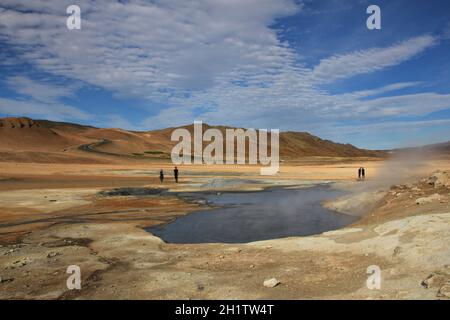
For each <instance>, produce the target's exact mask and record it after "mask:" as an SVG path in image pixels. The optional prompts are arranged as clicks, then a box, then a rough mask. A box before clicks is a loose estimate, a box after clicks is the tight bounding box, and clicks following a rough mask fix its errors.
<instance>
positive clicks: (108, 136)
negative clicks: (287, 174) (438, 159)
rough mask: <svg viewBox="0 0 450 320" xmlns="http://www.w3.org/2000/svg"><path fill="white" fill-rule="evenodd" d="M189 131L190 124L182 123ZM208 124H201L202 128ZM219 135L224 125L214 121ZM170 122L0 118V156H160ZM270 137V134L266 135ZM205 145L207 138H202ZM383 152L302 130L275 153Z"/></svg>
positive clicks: (165, 150) (166, 150)
mask: <svg viewBox="0 0 450 320" xmlns="http://www.w3.org/2000/svg"><path fill="white" fill-rule="evenodd" d="M182 128H186V129H187V130H188V131H190V132H191V133H193V125H188V126H183V127H182ZM208 128H211V126H209V125H207V124H203V130H206V129H208ZM214 128H217V129H219V130H220V131H221V132H222V133H223V135H224V137H225V130H226V129H229V127H224V126H214ZM174 129H175V128H167V129H163V130H154V131H145V132H136V131H126V130H122V129H114V128H112V129H103V128H95V127H90V126H83V125H78V124H72V123H64V122H53V121H47V120H32V119H29V118H3V119H0V161H21V162H22V161H24V162H67V161H73V162H98V161H99V162H105V161H106V162H109V161H117V160H119V159H122V160H123V159H124V157H125V158H127V159H130V160H133V159H134V160H138V159H154V160H156V159H160V160H161V159H164V160H167V159H169V158H170V152H171V150H172V147H173V146H174V145H175V144H176V142H173V141H170V137H171V133H172V131H173V130H174ZM269 141H270V139H269ZM205 145H206V143H205ZM383 155H384V152H381V151H372V150H365V149H359V148H357V147H355V146H352V145H350V144H341V143H335V142H332V141H329V140H323V139H320V138H318V137H316V136H313V135H311V134H309V133H306V132H282V133H280V157H281V158H282V159H286V160H295V159H299V158H302V157H311V156H319V157H381V156H383Z"/></svg>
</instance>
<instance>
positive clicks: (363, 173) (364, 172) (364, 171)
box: [361, 167, 366, 180]
mask: <svg viewBox="0 0 450 320" xmlns="http://www.w3.org/2000/svg"><path fill="white" fill-rule="evenodd" d="M361 176H362V178H363V180H364V179H365V178H366V169H365V168H364V167H363V168H361Z"/></svg>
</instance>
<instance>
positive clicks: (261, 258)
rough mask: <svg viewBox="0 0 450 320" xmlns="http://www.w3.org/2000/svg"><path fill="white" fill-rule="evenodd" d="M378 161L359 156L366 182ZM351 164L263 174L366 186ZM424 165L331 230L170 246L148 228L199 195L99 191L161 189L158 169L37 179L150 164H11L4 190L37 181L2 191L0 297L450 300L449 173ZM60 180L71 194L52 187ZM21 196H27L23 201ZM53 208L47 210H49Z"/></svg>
mask: <svg viewBox="0 0 450 320" xmlns="http://www.w3.org/2000/svg"><path fill="white" fill-rule="evenodd" d="M378 165H379V164H378V162H377V163H373V164H369V165H366V168H369V170H368V172H369V176H368V177H369V180H371V179H372V176H371V174H372V173H373V172H375V171H376V170H377V169H376V167H377V166H378ZM159 166H160V165H159V164H158V165H155V166H154V167H152V168H151V169H152V170H153V169H155V170H156V169H157V168H158V167H159ZM327 166H328V165H327ZM357 166H359V164H343V165H335V166H334V165H333V166H331V169H330V168H325V167H321V166H312V167H301V166H299V167H294V166H293V167H286V168H284V169H282V172H281V173H280V175H279V176H277V177H276V178H273V179H272V181H269V182H272V183H273V184H274V185H276V184H279V183H281V184H286V181H291V187H292V186H294V185H295V184H296V182H294V181H298V180H311V179H314V178H315V179H316V180H317V181H324V180H327V181H341V182H340V184H338V186H340V188H343V189H345V190H349V188H352V186H354V185H358V186H360V185H362V184H360V183H358V184H356V182H354V168H355V167H357ZM340 167H342V168H340ZM432 167H433V166H430V167H428V168H427V170H425V171H424V173H423V174H422V173H420V174H422V175H423V176H424V177H425V178H424V179H415V180H414V181H413V182H408V183H397V184H394V185H392V186H391V185H388V186H384V187H383V186H377V187H376V188H374V189H367V190H362V191H361V190H359V191H358V192H356V191H355V193H354V196H355V197H358V195H359V192H360V191H361V192H365V193H368V195H370V193H372V192H373V193H378V192H383V193H384V194H383V195H382V196H380V197H379V199H377V201H376V203H374V204H372V205H373V207H372V208H371V210H370V211H369V212H367V213H365V214H364V215H363V216H362V217H361V218H360V219H359V220H358V221H356V222H355V223H353V224H351V225H350V226H347V227H344V228H341V229H339V230H334V231H328V232H325V233H322V234H318V235H313V236H305V237H289V238H283V239H273V240H265V241H258V242H251V243H245V244H223V243H222V244H221V243H215V244H172V243H165V242H164V241H162V240H161V239H160V238H158V237H155V236H152V235H151V234H149V233H148V232H146V231H145V230H144V228H146V227H150V226H156V225H160V224H167V223H169V222H171V221H173V220H174V219H176V218H177V217H180V216H183V215H186V214H188V213H190V212H194V211H198V210H203V209H205V205H203V204H201V203H196V202H189V201H184V200H183V199H180V198H179V197H177V196H176V195H175V194H174V193H172V194H171V193H170V192H169V193H168V194H167V193H163V194H144V195H139V196H136V195H134V194H133V193H129V194H128V195H124V194H120V193H119V194H114V193H113V194H106V195H105V194H102V193H101V191H104V190H110V191H111V190H114V189H115V188H122V187H124V186H127V187H133V188H135V187H145V188H160V187H161V186H160V184H159V183H158V182H157V181H156V179H155V181H153V180H150V181H149V180H148V181H147V182H143V181H142V182H141V183H142V184H137V183H136V182H135V181H136V180H134V179H137V178H136V176H134V175H132V174H131V175H127V174H125V176H123V175H121V176H122V178H121V179H122V180H121V186H116V185H112V184H111V185H108V186H97V185H96V186H95V187H93V185H94V182H92V184H89V186H88V187H84V188H81V187H74V186H72V185H71V182H70V181H69V182H67V183H66V184H61V186H59V187H57V188H54V187H55V186H58V184H57V183H56V182H52V183H49V185H51V186H52V187H51V188H50V190H46V188H45V186H46V183H47V182H46V181H52V179H55V178H56V177H58V176H63V175H64V177H67V176H74V177H75V178H74V179H81V178H83V179H85V178H86V176H89V179H90V181H94V180H98V181H102V183H103V182H105V181H117V180H114V179H113V178H112V177H114V175H113V174H112V173H111V172H110V171H111V170H124V169H133V170H143V169H145V170H149V168H148V167H147V168H142V167H140V168H139V167H137V166H130V167H128V168H126V166H106V167H101V166H91V165H89V166H80V167H73V166H71V167H70V168H69V167H64V166H60V167H58V166H56V167H51V166H49V167H45V166H41V167H40V168H41V169H43V168H44V169H45V168H47V169H48V170H49V171H52V173H51V174H50V175H48V176H46V177H45V178H44V175H45V170H41V171H40V174H41V176H39V178H38V177H37V176H33V174H32V172H33V170H34V172H36V171H35V169H36V168H35V167H34V166H33V165H32V164H26V165H25V166H24V167H23V168H20V166H19V168H15V166H12V165H10V169H11V171H5V173H2V177H3V176H4V178H7V180H4V181H2V184H3V186H4V188H5V189H8V188H7V186H10V187H12V186H14V183H17V179H19V178H20V179H22V182H23V181H27V180H29V179H31V180H32V179H36V181H40V183H41V184H40V185H41V187H40V188H34V187H31V188H28V189H25V190H24V188H23V187H21V186H20V185H17V184H16V185H15V186H16V188H18V189H20V192H23V193H21V194H20V197H19V198H14V197H15V195H14V193H10V192H13V190H17V189H14V188H13V189H11V190H9V191H4V192H0V206H1V207H2V208H3V210H2V212H1V214H0V244H1V247H0V278H1V281H0V298H2V299H12V298H18V299H37V298H41V299H124V298H130V299H205V298H219V299H300V298H311V299H315V298H320V299H328V298H338V299H341V298H350V299H404V298H413V299H416V298H420V299H448V297H449V295H448V293H449V285H450V284H449V281H450V241H449V240H450V227H449V226H450V205H449V193H450V187H449V186H448V185H447V184H446V183H445V181H446V180H445V179H448V172H446V173H441V174H440V175H439V174H438V175H437V176H438V177H437V176H436V174H435V175H432V176H430V172H429V171H430V170H429V169H430V168H432ZM439 167H441V168H442V164H441V163H440V164H439ZM167 168H170V167H169V166H167ZM434 168H435V166H434V167H433V169H434ZM27 170H28V171H27ZM80 170H85V171H84V172H85V174H80V173H79V171H80ZM86 170H87V171H86ZM186 170H187V169H185V170H184V171H182V172H185V171H186ZM239 170H242V172H243V173H245V179H247V180H258V182H261V186H263V187H265V186H266V185H267V183H268V182H267V181H263V179H261V178H259V177H258V176H257V174H256V173H255V172H257V170H256V169H253V168H250V169H248V171H245V170H244V169H239ZM69 171H70V173H68V172H69ZM218 171H221V172H224V171H225V172H231V171H233V170H229V169H227V168H218V169H216V168H209V169H208V170H205V171H204V175H203V176H200V177H201V178H204V179H208V178H209V177H210V174H212V173H213V172H218ZM235 171H236V170H235ZM235 171H234V172H235ZM94 172H97V173H96V175H94V174H93V173H94ZM327 172H328V174H327ZM425 172H426V175H425ZM121 173H123V172H122V171H121ZM213 175H214V174H213ZM197 176H198V173H197ZM197 176H196V177H197ZM233 177H234V178H233V179H235V178H236V176H233ZM222 178H223V179H229V178H230V179H231V176H230V177H227V176H222ZM15 179H16V180H15ZM46 179H47V180H46ZM139 179H142V177H141V178H139ZM139 179H138V180H139ZM53 181H54V180H53ZM127 181H128V182H127ZM130 181H131V182H130ZM447 181H448V180H447ZM191 182H192V183H195V182H196V180H195V178H194V177H193V175H192V177H185V180H184V181H183V180H182V183H181V184H179V185H176V184H174V183H170V182H168V183H167V185H166V186H165V187H167V188H168V189H169V190H170V191H174V192H185V191H186V190H190V189H191V188H193V189H196V188H200V189H201V188H202V187H201V186H200V187H199V186H195V187H193V186H192V185H190V183H191ZM58 183H60V182H58ZM108 183H109V182H108ZM31 185H32V186H34V184H31ZM36 185H38V184H37V183H36ZM29 186H30V185H29ZM67 188H69V189H68V190H66V191H67V193H65V192H64V193H63V192H62V193H60V194H59V193H58V192H59V191H58V190H59V189H67ZM233 188H235V189H236V188H237V187H232V188H231V189H233ZM239 188H242V189H245V188H243V187H242V186H239ZM239 188H237V189H239ZM5 189H3V190H5ZM51 190H53V191H51ZM54 190H57V191H54ZM235 191H236V190H235ZM69 194H70V197H69ZM436 194H437V195H438V196H436ZM46 196H47V198H45V197H46ZM48 197H50V198H48ZM54 197H56V198H54ZM370 198H371V197H370V196H364V197H359V198H354V199H352V200H349V199H351V198H340V199H338V202H336V203H334V205H335V207H334V208H335V210H344V209H343V208H345V210H344V211H346V210H349V211H352V209H351V206H348V204H349V203H350V202H352V203H353V204H354V203H357V202H358V201H360V202H358V205H359V206H358V207H364V204H365V201H366V200H364V199H370ZM12 199H16V200H12ZM17 199H19V200H17ZM20 199H30V200H29V201H34V202H32V203H30V204H28V205H24V204H23V203H21V201H20ZM43 199H46V201H44V200H43ZM355 199H359V200H358V201H356V200H355ZM418 199H428V200H420V201H418ZM50 200H56V201H53V202H52V201H50ZM58 202H61V203H58ZM418 202H419V204H418ZM339 203H340V204H339ZM66 204H67V206H66ZM69 204H70V206H69ZM35 205H36V206H35ZM330 205H333V202H331V203H330ZM52 206H54V207H53V208H54V210H49V209H51V208H52ZM358 214H360V213H358ZM12 217H14V218H12ZM74 264H75V265H78V266H80V268H81V275H82V289H81V290H68V289H67V287H66V280H67V277H68V274H67V273H66V269H67V267H68V266H69V265H74ZM371 265H377V266H379V267H380V269H381V272H382V273H381V275H382V282H381V289H380V290H369V289H368V288H367V286H366V280H367V277H368V274H367V273H366V272H367V267H368V266H371ZM270 278H276V279H278V280H279V281H280V284H279V285H277V286H276V287H274V288H267V287H265V286H264V285H263V282H264V281H265V280H267V279H270Z"/></svg>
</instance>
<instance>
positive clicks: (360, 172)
mask: <svg viewBox="0 0 450 320" xmlns="http://www.w3.org/2000/svg"><path fill="white" fill-rule="evenodd" d="M361 174H362V170H361V167H359V169H358V180H361Z"/></svg>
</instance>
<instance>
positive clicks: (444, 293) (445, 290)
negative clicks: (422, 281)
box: [436, 283, 450, 298]
mask: <svg viewBox="0 0 450 320" xmlns="http://www.w3.org/2000/svg"><path fill="white" fill-rule="evenodd" d="M436 296H437V297H439V298H450V283H447V284H444V285H443V286H442V287H441V288H440V289H439V291H438V293H437V295H436Z"/></svg>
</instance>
